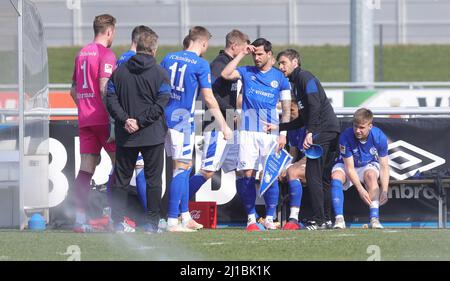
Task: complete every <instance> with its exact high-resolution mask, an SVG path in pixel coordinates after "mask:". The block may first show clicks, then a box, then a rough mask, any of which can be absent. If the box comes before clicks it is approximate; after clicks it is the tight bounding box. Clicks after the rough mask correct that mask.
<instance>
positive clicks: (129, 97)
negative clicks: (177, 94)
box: [107, 53, 171, 147]
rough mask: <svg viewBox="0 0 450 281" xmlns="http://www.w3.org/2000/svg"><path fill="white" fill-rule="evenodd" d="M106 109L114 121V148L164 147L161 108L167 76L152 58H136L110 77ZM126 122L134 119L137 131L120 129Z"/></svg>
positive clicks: (167, 90)
mask: <svg viewBox="0 0 450 281" xmlns="http://www.w3.org/2000/svg"><path fill="white" fill-rule="evenodd" d="M111 82H112V84H113V85H114V86H113V87H109V89H108V94H107V107H108V111H109V113H110V114H111V117H112V118H114V120H115V134H116V145H118V146H126V147H141V146H150V145H157V144H161V143H164V139H165V136H166V132H167V125H166V122H165V118H164V108H165V107H166V105H167V103H168V101H169V98H170V91H171V87H170V82H169V77H168V74H167V72H166V71H165V70H164V69H163V68H162V67H161V66H159V65H158V64H157V63H156V60H155V58H154V57H153V56H150V55H146V54H139V53H138V54H136V55H135V56H133V57H132V58H130V60H128V61H127V62H126V63H124V64H122V65H120V66H119V67H118V68H117V69H116V70H115V71H114V73H113V75H112V76H111ZM128 118H133V119H136V120H137V122H138V125H139V130H138V131H137V132H135V133H133V134H129V133H128V132H127V131H126V130H125V129H124V124H125V121H126V120H127V119H128Z"/></svg>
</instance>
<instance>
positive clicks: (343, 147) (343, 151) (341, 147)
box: [339, 144, 345, 154]
mask: <svg viewBox="0 0 450 281" xmlns="http://www.w3.org/2000/svg"><path fill="white" fill-rule="evenodd" d="M339 150H340V151H341V154H345V145H342V144H340V145H339Z"/></svg>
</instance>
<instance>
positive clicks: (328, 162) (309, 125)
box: [277, 49, 340, 230]
mask: <svg viewBox="0 0 450 281" xmlns="http://www.w3.org/2000/svg"><path fill="white" fill-rule="evenodd" d="M277 61H278V64H279V68H280V70H281V71H282V72H283V73H284V74H285V75H286V76H287V77H289V80H290V81H291V83H292V84H293V90H294V93H295V96H296V97H297V104H298V108H299V111H300V116H299V117H298V118H297V119H295V120H292V121H291V122H290V123H288V124H280V130H291V129H294V128H300V127H303V126H305V127H306V130H307V133H306V137H305V141H304V142H303V149H308V148H309V147H310V145H311V144H313V143H314V144H319V145H321V146H322V148H323V155H322V157H320V158H317V159H309V158H308V159H307V160H306V181H307V182H308V187H309V194H310V198H311V205H312V210H313V216H312V219H311V220H310V221H309V223H308V224H307V226H306V228H307V229H308V230H317V229H327V228H331V227H332V223H331V221H330V216H331V214H330V213H331V198H330V197H331V193H330V188H328V186H329V185H330V172H331V167H332V165H333V161H334V159H335V157H336V153H337V145H338V141H339V132H340V126H339V122H338V119H337V117H336V114H335V113H334V110H333V107H332V106H331V104H330V102H329V101H328V98H327V95H326V93H325V91H324V89H323V87H322V85H321V83H320V81H319V79H317V78H316V77H315V76H314V75H313V74H312V73H310V72H309V71H306V70H304V69H302V68H301V62H300V55H299V54H298V52H297V51H296V50H293V49H287V50H284V51H282V52H280V53H279V54H278V55H277Z"/></svg>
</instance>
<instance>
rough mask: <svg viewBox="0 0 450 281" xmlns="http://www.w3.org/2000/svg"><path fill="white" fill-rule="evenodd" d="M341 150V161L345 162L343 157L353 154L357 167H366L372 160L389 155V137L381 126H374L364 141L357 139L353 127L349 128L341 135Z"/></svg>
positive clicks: (375, 160)
mask: <svg viewBox="0 0 450 281" xmlns="http://www.w3.org/2000/svg"><path fill="white" fill-rule="evenodd" d="M339 150H340V157H339V159H338V162H339V163H343V160H342V158H348V157H350V156H353V162H354V165H355V167H364V166H366V165H367V164H369V163H370V162H379V157H385V156H387V155H388V142H387V137H386V135H385V134H384V133H383V131H381V130H380V129H379V128H377V127H372V129H371V130H370V132H369V136H368V137H367V140H366V141H365V142H364V143H363V142H361V141H359V140H358V139H356V137H355V134H354V132H353V128H347V129H345V130H344V131H343V132H342V133H341V135H340V137H339Z"/></svg>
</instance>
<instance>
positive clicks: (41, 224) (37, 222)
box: [28, 214, 45, 231]
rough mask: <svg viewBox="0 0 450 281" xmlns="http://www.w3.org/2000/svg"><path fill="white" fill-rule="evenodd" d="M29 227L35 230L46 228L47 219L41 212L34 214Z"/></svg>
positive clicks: (29, 221)
mask: <svg viewBox="0 0 450 281" xmlns="http://www.w3.org/2000/svg"><path fill="white" fill-rule="evenodd" d="M28 229H29V230H33V231H41V230H45V219H44V217H42V215H41V214H33V215H32V216H31V218H30V219H29V220H28Z"/></svg>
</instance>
